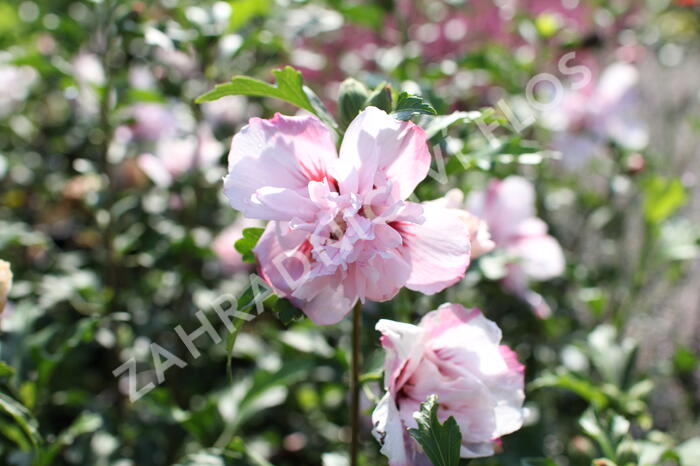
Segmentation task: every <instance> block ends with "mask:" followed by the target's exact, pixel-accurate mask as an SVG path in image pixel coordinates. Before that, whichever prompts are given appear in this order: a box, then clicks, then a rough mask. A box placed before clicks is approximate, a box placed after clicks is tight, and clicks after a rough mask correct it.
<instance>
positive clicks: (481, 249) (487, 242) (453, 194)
mask: <svg viewBox="0 0 700 466" xmlns="http://www.w3.org/2000/svg"><path fill="white" fill-rule="evenodd" d="M425 204H433V205H438V206H440V207H445V208H448V209H454V210H455V213H456V214H457V215H459V217H460V218H461V219H462V221H463V222H464V224H465V225H466V226H467V230H468V231H469V241H470V242H471V258H472V259H475V258H477V257H479V256H481V255H482V254H486V253H487V252H490V251H492V250H493V248H495V247H496V244H495V243H494V242H493V240H492V239H491V233H489V226H488V224H487V223H486V222H485V221H483V220H482V219H480V218H479V217H477V216H476V215H474V214H472V213H470V212H468V211H467V210H465V208H464V193H463V192H462V191H461V190H459V189H457V188H454V189H450V190H449V191H447V194H445V195H444V196H443V197H441V198H439V199H435V200H434V201H428V202H425Z"/></svg>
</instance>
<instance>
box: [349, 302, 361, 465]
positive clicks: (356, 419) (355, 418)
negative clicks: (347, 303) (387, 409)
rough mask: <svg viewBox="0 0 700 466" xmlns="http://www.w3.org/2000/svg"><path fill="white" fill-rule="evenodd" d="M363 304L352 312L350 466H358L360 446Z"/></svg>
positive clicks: (358, 304) (358, 305) (357, 305)
mask: <svg viewBox="0 0 700 466" xmlns="http://www.w3.org/2000/svg"><path fill="white" fill-rule="evenodd" d="M361 317H362V303H360V302H359V301H358V303H357V304H356V305H355V308H354V309H353V311H352V366H351V375H350V430H351V437H350V466H357V454H358V450H359V445H360V342H361V338H360V337H361V333H360V331H361Z"/></svg>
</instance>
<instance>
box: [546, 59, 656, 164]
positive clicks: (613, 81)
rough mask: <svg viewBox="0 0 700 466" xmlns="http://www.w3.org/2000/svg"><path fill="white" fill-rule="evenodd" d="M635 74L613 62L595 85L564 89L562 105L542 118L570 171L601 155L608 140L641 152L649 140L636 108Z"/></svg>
mask: <svg viewBox="0 0 700 466" xmlns="http://www.w3.org/2000/svg"><path fill="white" fill-rule="evenodd" d="M638 82H639V72H638V71H637V69H636V68H635V67H634V66H632V65H630V64H629V63H624V62H617V63H613V64H612V65H609V66H608V67H607V68H605V70H603V72H602V74H601V75H600V78H599V79H598V81H597V82H591V83H590V84H589V85H588V86H586V87H584V88H583V89H581V90H578V91H575V90H567V91H566V92H565V94H564V97H563V100H562V103H561V104H560V105H558V106H557V107H556V108H554V109H553V110H550V111H548V112H546V113H545V114H543V115H542V122H543V124H544V126H546V127H548V128H549V129H551V130H553V131H554V138H553V146H554V148H555V149H557V150H558V151H560V152H561V153H562V155H563V161H564V163H565V164H566V165H567V166H568V167H570V168H579V167H581V166H583V165H585V163H586V162H587V161H588V160H590V158H591V157H593V156H596V155H601V154H602V153H604V151H605V148H606V145H607V143H608V142H610V141H612V142H615V143H616V144H618V145H619V146H621V147H623V148H625V149H628V150H641V149H643V148H644V147H646V145H647V143H648V141H649V135H648V132H647V129H646V127H645V125H644V123H643V121H642V119H641V118H640V116H639V111H638V110H639V109H638V107H637V105H638V103H639V101H638V97H639V95H638V88H637V84H638Z"/></svg>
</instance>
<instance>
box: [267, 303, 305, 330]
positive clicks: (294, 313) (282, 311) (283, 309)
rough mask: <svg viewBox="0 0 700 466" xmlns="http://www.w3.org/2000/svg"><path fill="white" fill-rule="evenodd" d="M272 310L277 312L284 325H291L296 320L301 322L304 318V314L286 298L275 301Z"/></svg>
mask: <svg viewBox="0 0 700 466" xmlns="http://www.w3.org/2000/svg"><path fill="white" fill-rule="evenodd" d="M272 310H273V311H275V314H276V315H277V318H278V319H279V320H280V322H282V323H283V324H284V325H289V324H291V323H292V322H294V321H295V320H299V319H301V318H302V317H304V314H303V313H302V312H301V310H300V309H299V308H298V307H296V306H294V305H293V304H292V303H290V302H289V300H287V299H284V298H279V299H278V300H277V301H275V304H274V305H273V306H272Z"/></svg>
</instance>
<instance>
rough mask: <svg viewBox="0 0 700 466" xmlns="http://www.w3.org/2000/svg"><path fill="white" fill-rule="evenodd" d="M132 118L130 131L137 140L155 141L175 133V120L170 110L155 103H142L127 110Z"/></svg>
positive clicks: (173, 113)
mask: <svg viewBox="0 0 700 466" xmlns="http://www.w3.org/2000/svg"><path fill="white" fill-rule="evenodd" d="M129 116H131V117H132V118H133V123H132V124H131V126H130V129H131V131H132V133H133V135H134V136H135V137H136V138H139V139H146V140H149V141H156V140H158V139H160V138H162V137H166V136H172V135H174V134H175V133H176V131H177V118H176V117H175V112H174V111H173V109H172V108H170V107H169V106H167V105H164V104H160V103H156V102H143V103H138V104H135V105H133V106H132V107H131V108H130V109H129Z"/></svg>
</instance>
